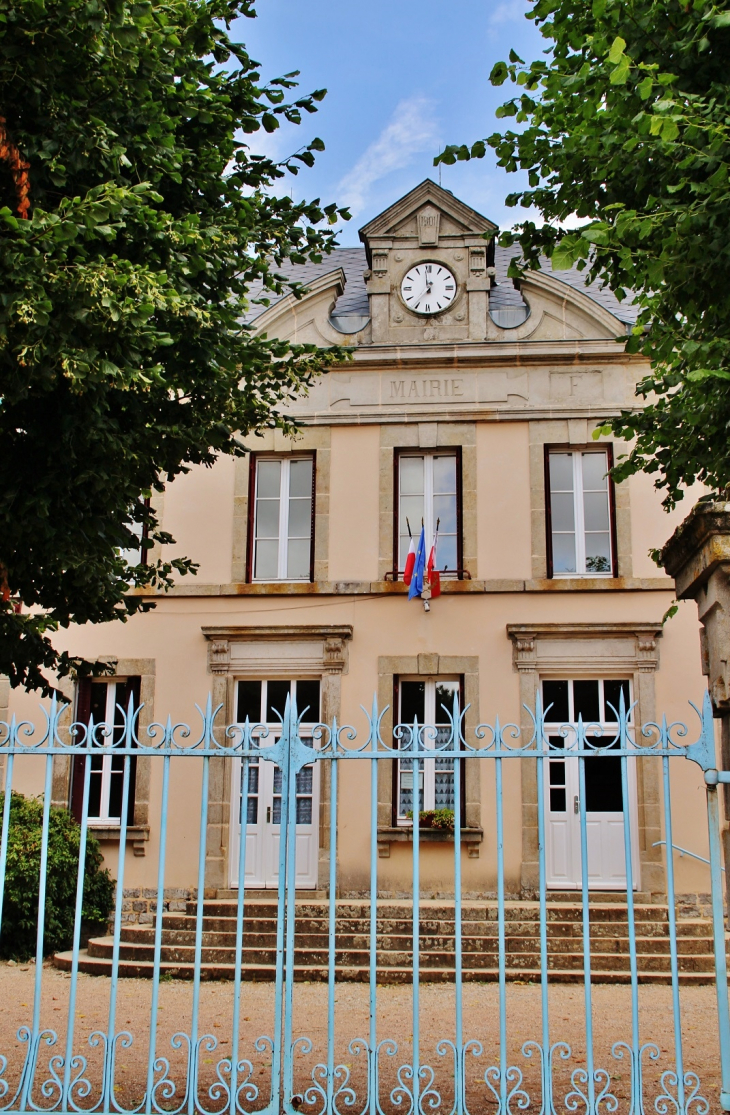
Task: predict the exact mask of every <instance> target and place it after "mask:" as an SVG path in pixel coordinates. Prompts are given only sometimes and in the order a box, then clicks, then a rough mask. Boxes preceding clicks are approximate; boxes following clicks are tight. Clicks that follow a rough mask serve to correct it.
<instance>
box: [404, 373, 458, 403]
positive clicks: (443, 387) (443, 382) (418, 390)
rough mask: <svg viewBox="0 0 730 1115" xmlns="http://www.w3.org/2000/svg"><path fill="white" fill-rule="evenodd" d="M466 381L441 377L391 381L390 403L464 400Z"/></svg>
mask: <svg viewBox="0 0 730 1115" xmlns="http://www.w3.org/2000/svg"><path fill="white" fill-rule="evenodd" d="M463 397H464V380H463V379H459V378H453V377H451V376H449V377H439V378H434V379H426V378H423V379H391V381H390V396H389V397H388V400H387V401H388V402H391V403H395V402H401V401H403V402H412V403H415V402H420V401H421V400H422V399H462V398H463Z"/></svg>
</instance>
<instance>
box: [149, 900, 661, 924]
mask: <svg viewBox="0 0 730 1115" xmlns="http://www.w3.org/2000/svg"><path fill="white" fill-rule="evenodd" d="M295 909H296V918H297V921H300V920H302V919H304V918H306V919H312V920H320V921H323V922H324V923H325V924H326V923H327V920H328V917H329V907H328V905H327V904H326V903H318V904H317V905H313V904H311V903H299V902H297V903H296V906H295ZM335 909H336V917H337V920H338V921H339V920H343V919H348V920H357V921H360V922H363V923H365V924H369V920H370V909H369V906H359V907H354V906H352V904H350V903H343V902H341V901H338V902H337V903H336V906H335ZM412 910H413V907H412V905H411V904H410V903H403V904H402V905H398V906H395V905H392V904H390V903H389V904H381V903H378V920H379V921H394V922H397V923H402V922H406V923H410V922H411V921H412ZM277 913H278V908H277V905H276V903H271V904H270V905H268V906H263V907H262V905H261V904H260V903H252V904H248V903H247V904H246V905H245V907H244V917H245V919H246V920H247V921H248V920H254V921H274V922H275V921H276V918H277ZM196 915H197V910H196V907H195V903H194V902H188V903H187V908H186V913H185V915H182V916H187V917H193V918H194V917H195V916H196ZM164 916H165V918H172V917H179V916H181V915H173V914H165V915H164ZM203 916H204V918H215V919H219V920H226V921H233V922H235V920H236V904H235V903H234V902H227V903H222V902H210V901H207V902H204V903H203ZM419 917H420V920H421V921H424V920H431V921H441V922H449V921H451V922H453V920H454V907H453V904H452V905H448V906H447V905H435V904H427V903H422V904H421V906H420V910H419ZM582 917H583V911H582V908H581V906H580V904H579V903H576V902H572V903H570V902H564V903H558V902H551V903H549V904H548V906H547V920H548V921H578V922H579V921H581V919H582ZM590 917H591V921H607V922H619V923H620V922H622V921H626V920H627V918H628V911H627V908H626V906H625V905H623V906H622V905H621V904H619V903H610V902H608V903H595V904H591V906H590ZM497 918H498V906H497V903H496V902H495V903H492V902H483V903H478V904H473V905H472V904H469V903H464V905H463V907H462V921H476V922H485V921H486V922H489V921H496V920H497ZM505 920H507V921H514V920H520V921H539V920H540V906H539V903H537V902H506V903H505ZM634 920H635V921H636V922H639V921H651V922H666V921H667V920H668V908H667V906H665V905H664V906H662V905H659V904H650V905H645V904H641V903H637V904H636V905H635V907H634Z"/></svg>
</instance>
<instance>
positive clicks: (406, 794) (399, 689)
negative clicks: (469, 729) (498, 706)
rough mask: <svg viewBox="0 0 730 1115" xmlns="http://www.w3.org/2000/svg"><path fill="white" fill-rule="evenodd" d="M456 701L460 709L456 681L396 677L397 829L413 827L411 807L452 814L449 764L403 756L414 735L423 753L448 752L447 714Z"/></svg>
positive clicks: (452, 767)
mask: <svg viewBox="0 0 730 1115" xmlns="http://www.w3.org/2000/svg"><path fill="white" fill-rule="evenodd" d="M455 696H458V697H459V700H460V703H461V702H462V698H461V679H460V678H458V677H451V678H408V677H401V678H398V679H397V680H396V683H395V707H396V709H397V716H396V720H397V723H398V724H399V727H398V728H396V732H395V746H396V747H397V748H398V749H399V750H401V751H403V752H404V756H403V758H402V759H399V760H398V762H397V764H396V772H395V778H396V786H395V793H394V800H395V803H396V808H395V814H396V816H395V820H396V824H398V825H410V824H412V823H413V811H414V809H415V808H416V804H415V803H416V801H417V802H418V806H417V807H418V809H419V810H420V811H424V810H425V811H430V810H434V809H451V810H453V808H454V762H453V759H439V758H434V759H422V760H413V759H409V758H407V752H408V751H409V750H410V748H411V746H412V739H413V737H414V735H415V733H416V732H418V733H419V735H420V736H421V739H422V740H423V743H424V745H425V747H426V748H428V749H429V750H433V751H435V752H436V753H438V750H439V748H444V747H448V746H449V742H450V739H451V725H450V722H449V717H448V715H447V712H448V713H451V712H452V710H453V707H454V697H455ZM462 768H463V764H462ZM462 802H463V795H462Z"/></svg>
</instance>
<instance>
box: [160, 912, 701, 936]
mask: <svg viewBox="0 0 730 1115" xmlns="http://www.w3.org/2000/svg"><path fill="white" fill-rule="evenodd" d="M153 924H154V923H153ZM419 924H420V929H421V933H422V934H440V933H445V934H448V935H453V933H454V931H455V922H454V920H453V919H451V920H450V921H447V920H443V919H442V920H434V919H432V918H421V919H420V922H419ZM377 925H378V933H379V934H383V935H393V934H395V935H398V934H402V935H408V936H410V935H411V934H412V932H413V923H412V921H395V920H392V919H386V918H380V917H379V918H378V919H377ZM505 925H506V928H507V930H508V932H509V933H510V934H511V935H513V936H517V935H520V934H523V935H525V936H533V935H535V934H537V933H538V932H539V922H538V921H535V920H532V919H531V920H527V921H518V920H517V919H514V920H512V919H505ZM547 925H548V934H549V935H550V936H575V937H580V936H581V933H582V923H581V921H579V920H568V921H563V920H555V919H553V920H548V923H547ZM628 925H629V923H628V920H624V921H621V922H617V921H593V920H592V921H591V934H592V935H594V936H609V937H613V936H628ZM634 925H635V927H636V929H637V931H638V932H639V933H640V934H641V935H643V936H657V937H662V936H667V935H668V932H669V923H668V922H667V921H664V922H659V921H642V920H641V919H640V918H636V919H635V921H634ZM162 927H163V932H164V933H176V932H187V933H195V929H196V921H195V918H194V917H189V916H188V915H185V914H182V915H178V914H166V915H165V916H164V917H163V921H162ZM243 927H244V933H245V934H246V935H247V936H251V935H252V934H255V935H258V934H261V935H264V934H267V933H273V934H275V933H276V921H275V920H274V919H269V920H263V919H261V918H248V917H245V918H244V921H243ZM461 928H462V933H463V934H464V935H465V936H472V937H479V936H482V937H485V938H486V937H492V936H495V935H496V934H497V933H498V928H499V927H498V923H497V921H492V920H489V921H474V920H471V919H463V920H462V923H461ZM336 930H337V933H338V934H339V933H353V934H357V933H359V934H362V935H363V936H368V937H369V935H370V921H369V919H367V920H366V919H356V918H340V917H338V918H337V919H336ZM203 932H204V933H222V934H231V935H233V936H235V932H236V920H235V918H218V917H213V918H211V917H204V918H203ZM296 932H297V934H299V933H324V934H325V935H326V934H327V933H328V932H329V922H328V920H327V919H326V918H304V917H301V918H300V917H297V922H296ZM708 932H709V933H710V934H711V927H710V923H709V921H708V920H707V919H704V918H696V919H689V918H688V919H684V920H682V921H681V922H679V923H678V924H677V936H681V937H697V936H705V935H706V934H707V933H708Z"/></svg>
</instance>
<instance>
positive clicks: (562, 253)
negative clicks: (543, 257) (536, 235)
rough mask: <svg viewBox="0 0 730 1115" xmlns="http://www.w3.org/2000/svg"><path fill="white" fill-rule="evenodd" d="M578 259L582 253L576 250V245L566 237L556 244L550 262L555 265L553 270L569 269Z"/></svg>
mask: <svg viewBox="0 0 730 1115" xmlns="http://www.w3.org/2000/svg"><path fill="white" fill-rule="evenodd" d="M578 259H580V255H579V253H577V252H576V250H575V246H574V245H573V244H572V243H570V242H568V240H567V239H566V240H561V242H560V243H559V244H557V245H556V246H555V248H554V249H553V254H552V255H551V257H550V262H551V263H552V265H553V271H569V270H570V268H571V267H572V266H573V264H574V263H576V261H577V260H578Z"/></svg>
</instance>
